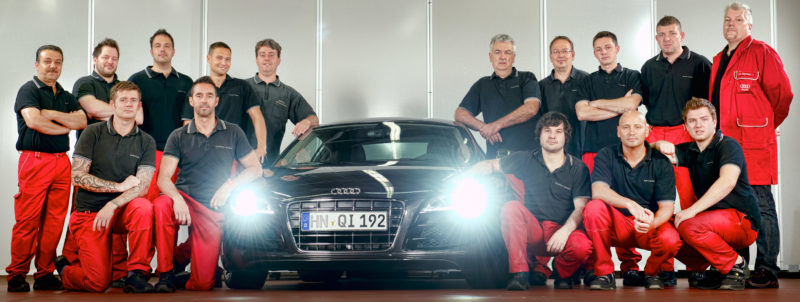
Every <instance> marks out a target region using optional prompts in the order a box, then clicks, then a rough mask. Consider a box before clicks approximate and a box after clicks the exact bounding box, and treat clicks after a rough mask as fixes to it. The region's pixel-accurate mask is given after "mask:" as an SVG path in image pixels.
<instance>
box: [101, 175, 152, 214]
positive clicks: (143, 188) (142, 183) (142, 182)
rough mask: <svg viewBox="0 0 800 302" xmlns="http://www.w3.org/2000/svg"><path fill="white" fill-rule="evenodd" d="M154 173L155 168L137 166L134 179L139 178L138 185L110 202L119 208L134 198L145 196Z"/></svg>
mask: <svg viewBox="0 0 800 302" xmlns="http://www.w3.org/2000/svg"><path fill="white" fill-rule="evenodd" d="M155 171H156V168H155V167H151V166H139V168H138V169H137V170H136V178H139V185H138V186H135V187H133V188H130V189H129V190H127V191H125V192H122V194H120V195H119V196H117V198H114V199H112V200H111V201H110V202H111V203H113V204H114V205H116V206H117V207H118V208H119V207H121V206H123V205H125V204H126V203H128V202H129V201H131V200H133V199H134V198H136V197H139V196H141V195H144V194H147V189H148V188H149V187H150V180H152V179H153V173H155Z"/></svg>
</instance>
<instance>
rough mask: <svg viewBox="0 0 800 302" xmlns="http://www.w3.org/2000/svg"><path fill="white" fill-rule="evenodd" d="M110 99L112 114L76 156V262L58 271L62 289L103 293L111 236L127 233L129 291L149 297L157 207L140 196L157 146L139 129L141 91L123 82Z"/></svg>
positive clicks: (72, 224) (90, 130)
mask: <svg viewBox="0 0 800 302" xmlns="http://www.w3.org/2000/svg"><path fill="white" fill-rule="evenodd" d="M110 94H111V99H110V100H109V105H110V106H111V109H113V110H114V113H113V115H112V116H111V118H109V119H108V120H107V121H106V122H102V123H95V124H91V125H89V126H88V127H86V130H84V131H83V133H81V136H80V138H78V143H77V144H76V145H75V153H74V154H73V156H72V162H73V164H72V183H73V184H74V185H75V186H76V187H78V190H77V193H76V194H77V196H76V202H75V207H76V211H75V212H73V213H72V216H71V217H70V219H69V232H70V233H71V235H72V236H74V237H73V238H75V239H76V240H77V246H78V260H77V261H75V262H74V263H72V264H69V262H68V261H67V260H66V258H64V256H60V257H59V259H58V260H57V261H56V268H57V269H58V272H59V274H60V275H61V276H62V281H63V282H64V288H66V289H68V290H78V291H90V292H103V291H105V290H106V289H107V288H108V286H109V285H110V284H111V235H112V234H113V233H118V234H125V233H127V234H128V240H129V242H130V244H129V247H130V254H129V255H128V261H127V265H128V270H129V272H128V277H127V278H126V279H125V292H137V293H139V292H150V291H152V290H153V286H152V285H150V284H149V283H147V280H148V278H149V277H148V276H147V274H148V272H149V271H150V257H149V256H148V252H149V251H150V248H151V247H152V244H153V233H152V230H153V205H152V203H151V202H150V201H149V200H147V199H144V198H142V197H139V196H144V195H145V194H146V193H147V187H148V186H149V184H150V180H151V179H152V177H153V173H154V172H155V169H156V168H155V158H156V144H155V140H153V137H151V136H150V135H149V134H147V133H144V132H143V131H141V130H139V127H137V126H136V120H135V118H136V112H137V111H139V110H140V107H141V106H142V103H141V101H140V100H141V99H140V98H141V92H140V90H139V87H137V86H136V84H134V83H132V82H128V81H123V82H120V83H118V84H116V85H114V87H112V88H111V93H110Z"/></svg>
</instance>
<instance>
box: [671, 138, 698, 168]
mask: <svg viewBox="0 0 800 302" xmlns="http://www.w3.org/2000/svg"><path fill="white" fill-rule="evenodd" d="M692 144H694V142H688V143H681V144H677V145H675V157H676V158H677V159H678V166H680V167H688V166H689V147H691V146H692Z"/></svg>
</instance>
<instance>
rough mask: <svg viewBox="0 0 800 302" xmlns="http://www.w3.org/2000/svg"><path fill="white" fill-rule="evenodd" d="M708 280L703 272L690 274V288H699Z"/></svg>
mask: <svg viewBox="0 0 800 302" xmlns="http://www.w3.org/2000/svg"><path fill="white" fill-rule="evenodd" d="M705 278H706V274H705V273H701V272H689V287H690V288H693V287H697V284H698V283H700V281H701V280H703V279H705Z"/></svg>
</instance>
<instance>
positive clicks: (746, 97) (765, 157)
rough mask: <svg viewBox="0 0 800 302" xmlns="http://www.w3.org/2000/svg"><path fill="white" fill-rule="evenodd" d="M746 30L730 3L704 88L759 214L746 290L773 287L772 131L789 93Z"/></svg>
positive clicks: (768, 50)
mask: <svg viewBox="0 0 800 302" xmlns="http://www.w3.org/2000/svg"><path fill="white" fill-rule="evenodd" d="M752 29H753V17H752V13H751V10H750V7H749V6H747V5H745V4H741V3H739V2H734V3H731V4H730V5H728V6H727V7H726V8H725V21H724V22H723V27H722V34H723V36H724V37H725V40H727V41H728V45H727V46H725V48H724V49H722V51H721V52H720V53H718V54H717V55H716V56H715V57H714V65H713V67H712V68H711V75H712V78H711V83H710V85H709V87H710V90H711V91H710V94H711V101H712V103H713V104H714V106H716V107H717V108H719V122H718V123H719V129H721V130H722V133H724V134H725V135H726V136H730V137H732V138H734V139H736V140H737V141H738V142H739V143H740V144H741V145H742V149H743V150H744V156H745V160H746V161H747V166H748V167H750V168H751V169H749V171H748V174H749V177H748V178H749V181H750V184H751V185H752V186H753V190H754V191H755V193H756V199H757V200H758V206H759V208H760V209H761V216H762V228H761V229H760V231H759V233H758V239H757V240H756V245H757V246H758V255H757V256H756V264H755V267H756V271H755V272H754V273H753V275H752V276H751V278H750V279H749V280H748V281H747V285H748V286H749V287H760V288H764V287H778V278H777V273H778V271H779V268H778V266H777V259H778V250H779V248H780V235H779V233H778V220H777V213H776V211H775V201H774V199H773V197H772V191H771V187H770V186H771V185H774V184H777V183H778V152H777V147H778V145H777V140H776V132H775V128H777V127H778V126H779V125H780V124H781V123H782V122H783V120H784V119H785V118H786V116H787V115H788V114H789V104H791V102H792V90H791V87H790V84H789V78H788V77H787V76H786V72H785V71H784V69H783V62H781V59H780V57H778V54H777V53H776V52H775V50H774V49H772V47H770V46H769V45H767V44H766V43H764V42H762V41H758V40H755V39H753V37H751V36H750V32H751V30H752ZM745 254H746V252H745ZM745 258H748V257H745Z"/></svg>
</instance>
